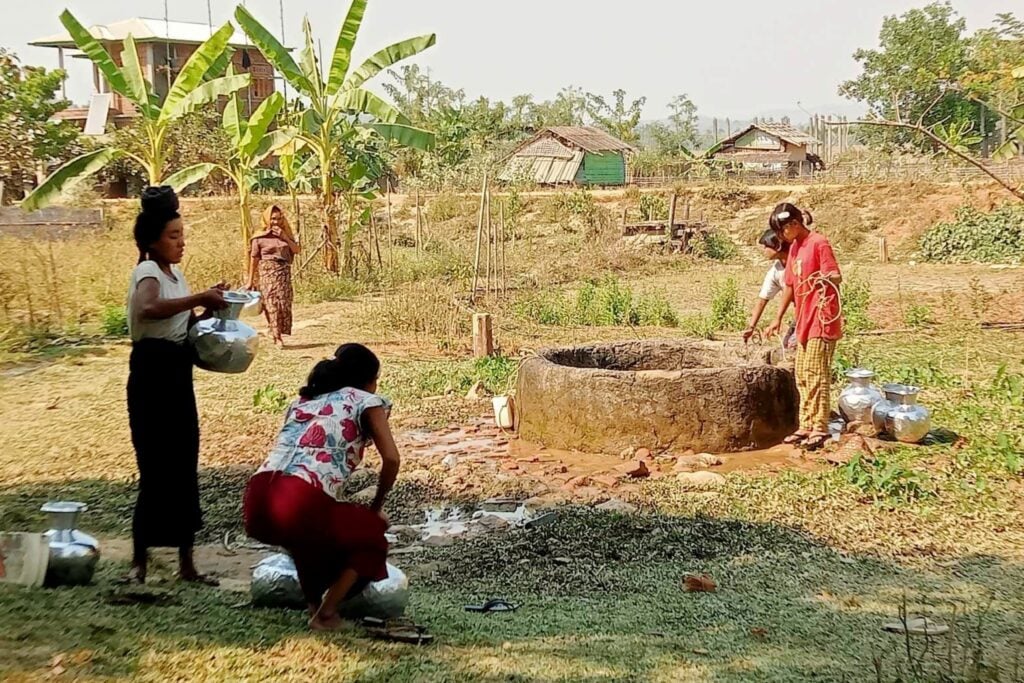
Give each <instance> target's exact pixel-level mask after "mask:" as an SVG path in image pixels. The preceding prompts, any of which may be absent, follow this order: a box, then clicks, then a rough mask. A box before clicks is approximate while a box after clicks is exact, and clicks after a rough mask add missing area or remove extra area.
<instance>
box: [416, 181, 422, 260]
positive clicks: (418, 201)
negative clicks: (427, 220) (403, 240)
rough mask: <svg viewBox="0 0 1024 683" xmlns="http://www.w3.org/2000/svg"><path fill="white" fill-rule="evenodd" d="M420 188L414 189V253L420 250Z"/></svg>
mask: <svg viewBox="0 0 1024 683" xmlns="http://www.w3.org/2000/svg"><path fill="white" fill-rule="evenodd" d="M420 221H421V216H420V188H418V187H417V188H416V238H415V239H416V251H417V252H419V250H420V242H421V241H422V235H421V228H420Z"/></svg>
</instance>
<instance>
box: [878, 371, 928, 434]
mask: <svg viewBox="0 0 1024 683" xmlns="http://www.w3.org/2000/svg"><path fill="white" fill-rule="evenodd" d="M893 393H894V395H895V397H896V405H895V406H894V407H893V408H892V410H890V411H889V412H888V413H887V414H886V416H885V431H886V432H888V433H889V435H890V436H892V437H894V438H895V439H896V440H897V441H901V442H903V443H919V442H920V441H921V440H922V439H924V437H926V436H928V432H930V431H931V429H932V414H931V411H930V410H928V409H927V408H926V407H924V406H923V405H920V404H919V403H918V402H917V395H918V394H920V393H921V390H920V389H919V388H917V387H912V386H908V385H902V386H901V387H900V388H899V389H897V390H895V391H894V392H893Z"/></svg>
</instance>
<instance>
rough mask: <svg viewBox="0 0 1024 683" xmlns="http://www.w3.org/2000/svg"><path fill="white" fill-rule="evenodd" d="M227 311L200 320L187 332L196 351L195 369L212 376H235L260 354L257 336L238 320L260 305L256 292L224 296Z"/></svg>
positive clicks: (247, 367)
mask: <svg viewBox="0 0 1024 683" xmlns="http://www.w3.org/2000/svg"><path fill="white" fill-rule="evenodd" d="M224 299H225V301H227V303H228V305H227V307H226V308H224V309H222V310H220V311H216V312H214V314H213V317H212V318H208V319H206V320H200V321H199V322H198V323H196V324H195V325H193V326H192V329H191V330H189V332H188V338H189V342H191V344H192V347H193V348H194V349H195V353H196V365H197V366H199V367H200V368H202V369H203V370H209V371H211V372H224V373H229V374H237V373H240V372H245V371H246V370H248V369H249V366H250V365H252V362H253V360H254V359H255V358H256V352H257V351H258V350H259V334H257V332H256V330H254V329H253V328H252V327H250V326H249V325H246V324H245V323H243V322H239V320H238V316H239V315H241V313H242V311H243V310H244V309H245V308H246V306H251V305H253V302H255V301H259V293H258V292H224Z"/></svg>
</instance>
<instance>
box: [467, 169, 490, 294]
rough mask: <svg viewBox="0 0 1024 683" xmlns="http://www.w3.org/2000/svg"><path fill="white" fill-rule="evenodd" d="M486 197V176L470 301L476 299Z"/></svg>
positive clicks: (477, 228)
mask: <svg viewBox="0 0 1024 683" xmlns="http://www.w3.org/2000/svg"><path fill="white" fill-rule="evenodd" d="M486 197H487V176H486V175H485V176H484V186H483V188H482V189H481V190H480V217H479V218H478V219H477V222H476V256H475V257H474V258H473V292H472V294H471V295H470V300H471V301H473V300H475V299H476V287H477V283H478V282H479V279H480V247H481V246H482V242H483V236H484V203H485V201H486Z"/></svg>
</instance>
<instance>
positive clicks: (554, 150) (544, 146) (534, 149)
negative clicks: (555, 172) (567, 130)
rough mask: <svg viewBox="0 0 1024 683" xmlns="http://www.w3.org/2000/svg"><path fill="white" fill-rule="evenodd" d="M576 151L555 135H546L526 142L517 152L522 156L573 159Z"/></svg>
mask: <svg viewBox="0 0 1024 683" xmlns="http://www.w3.org/2000/svg"><path fill="white" fill-rule="evenodd" d="M574 153H575V152H574V151H573V150H571V149H569V148H568V147H566V146H565V145H563V144H562V143H561V142H559V141H558V140H557V139H555V138H553V137H544V138H540V139H539V140H534V141H532V142H529V143H527V144H526V146H525V147H523V148H522V149H520V150H519V151H518V152H516V155H517V156H521V157H554V158H556V159H571V158H572V156H573V154H574Z"/></svg>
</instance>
